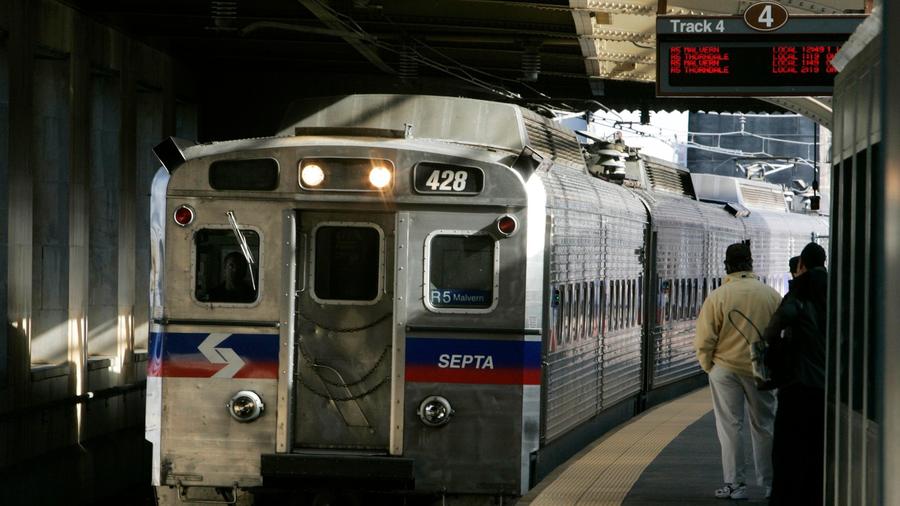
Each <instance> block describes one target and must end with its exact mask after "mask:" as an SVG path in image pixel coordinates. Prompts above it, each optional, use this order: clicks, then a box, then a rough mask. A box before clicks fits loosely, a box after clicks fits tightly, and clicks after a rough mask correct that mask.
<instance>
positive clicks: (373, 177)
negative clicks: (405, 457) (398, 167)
mask: <svg viewBox="0 0 900 506" xmlns="http://www.w3.org/2000/svg"><path fill="white" fill-rule="evenodd" d="M369 182H370V183H372V186H374V187H375V188H378V189H379V190H381V189H383V188H385V187H387V186H388V185H389V184H391V171H390V170H389V169H387V168H385V167H373V168H372V170H370V171H369Z"/></svg>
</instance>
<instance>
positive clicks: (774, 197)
mask: <svg viewBox="0 0 900 506" xmlns="http://www.w3.org/2000/svg"><path fill="white" fill-rule="evenodd" d="M740 186H741V197H743V200H744V202H745V203H746V204H748V206H747V207H753V208H756V207H763V208H768V209H772V210H773V211H782V210H784V209H785V206H786V205H787V204H786V203H785V200H784V193H782V192H781V191H777V190H776V189H775V188H766V187H763V186H760V185H753V184H747V183H745V182H741V185H740Z"/></svg>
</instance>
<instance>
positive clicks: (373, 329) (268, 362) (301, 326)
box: [146, 97, 545, 504]
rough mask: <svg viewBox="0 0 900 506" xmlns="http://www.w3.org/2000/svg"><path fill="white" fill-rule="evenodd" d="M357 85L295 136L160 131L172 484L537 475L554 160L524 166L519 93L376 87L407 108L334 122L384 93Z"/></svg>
mask: <svg viewBox="0 0 900 506" xmlns="http://www.w3.org/2000/svg"><path fill="white" fill-rule="evenodd" d="M348 100H351V99H348ZM352 100H355V101H352V102H348V103H347V104H344V106H342V105H341V104H337V106H335V107H333V109H334V111H333V117H324V118H323V117H322V116H321V115H320V116H318V117H316V118H317V119H316V118H314V119H309V120H307V121H306V122H302V121H301V122H299V123H296V124H294V125H292V126H291V128H290V130H289V131H287V132H285V133H286V135H285V136H283V137H275V138H271V139H256V140H246V141H231V142H224V143H214V144H206V145H194V146H187V145H179V144H178V143H177V142H174V141H169V142H167V143H164V144H163V145H161V146H160V148H159V150H158V151H159V154H160V158H161V160H162V161H163V163H164V164H165V166H166V169H167V170H161V171H160V173H159V175H158V176H157V180H156V181H155V183H154V192H153V199H152V202H153V206H152V207H153V209H152V215H153V220H152V222H153V231H152V232H153V233H152V239H153V273H152V276H151V277H152V287H151V292H152V293H151V299H152V304H153V307H152V309H151V311H152V321H153V329H152V335H151V345H150V348H151V350H150V351H151V352H150V355H151V357H150V366H149V367H150V369H149V374H148V385H147V415H146V417H147V439H148V440H149V441H151V443H153V478H152V479H153V485H154V486H155V487H156V490H157V496H158V497H159V502H160V503H161V504H168V503H173V504H177V503H178V502H179V501H181V502H187V501H211V500H224V501H234V502H237V503H239V504H240V503H250V502H252V501H253V496H254V495H256V494H257V493H258V492H261V491H269V490H278V491H283V490H302V491H312V493H323V494H324V493H327V494H335V493H344V492H347V491H354V490H359V491H363V492H381V493H386V492H389V493H397V492H402V493H412V494H431V495H434V494H437V495H469V494H472V495H477V496H479V497H498V496H516V495H520V494H522V493H523V492H524V491H525V490H527V488H528V486H529V470H530V456H531V453H532V452H533V451H534V450H536V449H537V447H538V430H539V427H538V425H539V420H538V416H539V403H540V382H541V364H540V357H541V330H540V329H541V326H542V323H541V322H542V315H541V311H542V310H541V307H542V303H543V301H542V295H541V294H542V290H541V283H542V280H543V264H542V258H543V254H544V251H543V245H542V240H543V233H544V227H545V222H544V219H543V218H542V214H541V213H542V210H541V207H540V199H539V198H537V197H535V195H536V194H537V195H539V194H540V191H539V188H537V186H539V183H538V181H537V178H530V177H528V174H527V172H523V171H521V170H516V169H514V168H513V166H514V165H515V164H516V161H517V160H520V159H521V155H520V153H519V152H518V151H519V150H520V148H521V147H522V146H521V144H522V142H523V141H522V137H523V136H522V134H521V133H520V132H519V131H518V129H517V128H510V126H511V125H516V124H519V123H520V121H519V120H520V117H519V116H518V114H519V112H518V109H517V108H515V107H513V106H507V105H502V104H488V103H486V102H480V101H473V100H466V101H462V102H461V103H462V106H460V102H459V101H457V99H441V98H438V97H418V98H417V99H416V100H410V102H409V103H405V104H395V105H394V106H388V105H385V104H384V103H383V102H384V100H387V99H386V98H384V97H381V98H378V97H376V102H377V101H379V100H380V101H381V102H380V105H379V106H378V108H377V109H376V110H378V111H381V112H380V113H379V114H381V115H382V116H388V115H391V117H390V118H388V117H383V118H381V120H379V121H382V122H388V123H389V122H390V121H395V122H396V121H402V123H400V128H384V125H383V124H380V125H376V127H377V128H368V129H364V128H350V129H347V128H344V129H339V128H335V127H333V126H332V125H334V124H339V123H340V122H339V121H336V120H335V118H336V117H339V116H342V115H346V114H347V112H348V111H351V110H352V111H357V112H358V106H359V104H361V103H370V102H371V101H372V97H363V98H360V99H357V98H353V99H352ZM367 101H368V102H367ZM460 107H462V109H460ZM451 109H452V111H451ZM446 112H455V113H456V116H455V117H456V119H454V115H450V116H445V117H444V118H443V119H442V120H440V121H438V120H436V119H435V118H436V115H437V116H440V114H442V113H446ZM473 116H474V117H473ZM407 118H412V120H409V119H407ZM371 121H376V120H371ZM371 121H370V122H371ZM429 121H431V122H432V124H428V122H429ZM454 121H456V122H458V124H454ZM417 122H418V123H417ZM404 124H406V125H410V126H409V127H406V128H404ZM417 125H418V127H419V128H418V131H419V132H422V133H423V135H422V137H425V138H417V137H416V136H414V135H410V129H411V128H412V129H414V130H413V132H415V131H416V130H415V129H416V128H417ZM463 130H465V133H464V134H454V135H450V133H452V132H457V131H463ZM426 134H427V135H426ZM436 137H440V138H442V139H444V140H443V141H437V140H435V139H434V138H436ZM460 137H464V138H463V139H462V140H460ZM448 138H450V139H451V140H452V142H447V141H446V139H448ZM466 139H471V140H472V141H473V142H471V143H469V142H466ZM476 140H477V142H474V141H476ZM511 146H512V147H511ZM534 216H538V219H535V218H534ZM530 217H531V219H530ZM532 222H533V223H532ZM336 491H337V492H336Z"/></svg>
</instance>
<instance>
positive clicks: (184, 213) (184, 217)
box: [172, 205, 194, 227]
mask: <svg viewBox="0 0 900 506" xmlns="http://www.w3.org/2000/svg"><path fill="white" fill-rule="evenodd" d="M172 218H173V219H174V220H175V223H177V224H178V225H181V226H182V227H186V226H188V225H190V224H191V222H192V221H194V210H193V209H191V206H187V205H182V206H179V207H178V208H177V209H175V213H174V214H173V215H172Z"/></svg>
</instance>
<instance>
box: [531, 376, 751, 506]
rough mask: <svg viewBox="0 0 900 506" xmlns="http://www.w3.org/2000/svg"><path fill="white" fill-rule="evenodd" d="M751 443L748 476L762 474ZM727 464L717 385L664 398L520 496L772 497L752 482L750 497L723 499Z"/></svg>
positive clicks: (698, 500) (564, 500) (557, 504)
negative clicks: (719, 431)
mask: <svg viewBox="0 0 900 506" xmlns="http://www.w3.org/2000/svg"><path fill="white" fill-rule="evenodd" d="M744 436H745V438H746V444H747V446H746V447H745V448H747V452H746V455H747V479H748V481H753V480H755V471H754V467H753V462H752V452H751V451H750V441H749V439H750V436H749V430H745V434H744ZM721 486H722V465H721V454H720V447H719V441H718V439H717V438H716V422H715V418H714V416H713V412H712V398H711V397H710V393H709V388H708V387H704V388H700V389H697V390H695V391H693V392H691V393H689V394H687V395H684V396H682V397H680V398H678V399H675V400H672V401H670V402H668V403H665V404H662V405H660V406H657V407H655V408H653V409H651V410H648V411H647V412H646V413H643V414H642V415H640V416H638V417H636V418H634V419H633V420H631V421H629V422H628V423H625V424H623V425H621V426H620V427H618V428H616V429H613V430H612V431H610V432H609V433H608V434H606V435H604V436H603V437H602V438H600V439H599V440H597V441H595V442H594V443H592V444H591V445H590V446H588V447H586V448H585V449H584V450H582V451H581V452H579V453H578V454H577V455H575V456H573V457H572V458H571V459H569V460H568V461H567V462H566V463H564V464H563V465H561V466H559V468H557V469H556V470H555V471H554V472H553V473H551V474H550V475H549V476H547V477H546V478H545V479H544V480H542V481H541V482H540V483H539V484H538V485H537V486H536V487H534V488H533V489H532V490H531V491H530V492H529V493H528V494H527V495H525V496H523V497H522V498H521V499H520V500H519V501H518V502H517V503H516V504H517V505H519V506H564V505H565V506H576V505H577V506H599V505H603V506H612V505H624V506H646V505H673V504H685V505H707V504H708V505H713V504H715V505H719V506H723V505H727V504H732V503H737V504H743V505H754V504H768V501H767V500H766V499H765V490H764V488H763V487H760V486H757V485H756V484H755V483H749V482H748V483H747V486H748V491H749V499H747V500H740V501H731V500H723V499H717V498H716V497H715V496H714V492H715V490H716V488H718V487H721Z"/></svg>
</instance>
